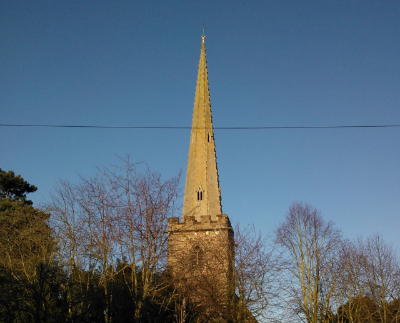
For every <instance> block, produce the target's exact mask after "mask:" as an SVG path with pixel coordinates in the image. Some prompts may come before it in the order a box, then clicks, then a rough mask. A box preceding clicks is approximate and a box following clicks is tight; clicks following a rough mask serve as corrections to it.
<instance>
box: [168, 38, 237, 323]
mask: <svg viewBox="0 0 400 323" xmlns="http://www.w3.org/2000/svg"><path fill="white" fill-rule="evenodd" d="M204 39H205V36H204V35H203V36H202V43H201V52H200V62H199V71H198V75H197V85H196V94H195V102H194V110H193V122H192V131H191V136H190V148H189V160H188V168H187V173H186V185H185V195H184V202H183V213H182V222H180V221H179V220H180V219H179V218H170V219H169V221H168V267H169V270H170V272H171V274H172V277H173V280H174V283H175V285H176V286H177V288H178V289H179V290H180V291H181V293H182V295H183V297H184V299H187V300H188V301H189V302H191V303H192V304H195V305H196V306H197V307H198V308H200V309H201V310H202V313H203V314H204V315H206V316H209V318H208V319H210V318H212V321H226V319H227V317H229V315H230V314H229V313H230V310H229V309H230V304H231V303H232V300H233V296H234V286H233V261H234V254H233V238H234V236H233V230H232V227H231V223H230V221H229V218H228V216H227V215H223V214H222V207H221V192H220V187H219V180H218V169H217V161H216V150H215V143H214V133H213V125H212V117H211V104H210V94H209V87H208V73H207V61H206V49H205V41H204Z"/></svg>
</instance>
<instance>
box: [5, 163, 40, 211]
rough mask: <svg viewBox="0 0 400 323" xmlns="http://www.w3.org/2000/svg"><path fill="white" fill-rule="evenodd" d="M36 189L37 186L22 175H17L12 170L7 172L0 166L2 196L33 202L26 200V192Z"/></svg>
mask: <svg viewBox="0 0 400 323" xmlns="http://www.w3.org/2000/svg"><path fill="white" fill-rule="evenodd" d="M36 190H37V187H36V186H34V185H31V184H29V183H28V182H27V181H25V180H24V179H23V178H22V177H21V175H15V173H14V172H13V171H12V170H10V171H8V172H6V171H4V170H2V169H1V168H0V198H7V199H8V198H9V199H15V200H22V201H25V203H28V204H32V202H31V201H29V200H26V194H27V193H32V192H35V191H36Z"/></svg>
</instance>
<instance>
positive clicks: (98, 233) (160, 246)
mask: <svg viewBox="0 0 400 323" xmlns="http://www.w3.org/2000/svg"><path fill="white" fill-rule="evenodd" d="M124 162H125V165H124V166H122V167H118V168H114V169H111V170H110V169H104V170H101V171H100V172H99V174H98V175H97V176H95V177H92V178H84V177H81V180H80V182H79V183H78V184H74V185H73V184H70V183H68V182H65V181H64V182H60V183H59V186H58V188H57V189H56V190H55V192H54V194H53V195H52V197H51V201H50V203H48V208H49V210H50V211H51V213H52V226H53V227H54V228H55V232H56V237H57V240H58V243H59V246H60V248H59V254H60V260H61V262H62V264H63V266H64V268H65V269H66V271H67V272H68V273H69V277H70V282H72V281H73V282H72V283H71V285H74V286H76V285H77V284H78V285H79V286H81V292H82V293H83V294H84V293H85V292H89V290H90V289H93V286H96V288H98V289H101V291H102V293H103V304H104V309H103V312H104V320H105V322H107V323H110V322H112V320H113V315H114V314H113V313H115V310H114V308H115V306H117V304H115V302H114V299H115V295H113V293H114V292H113V290H112V288H111V287H112V286H115V282H116V280H117V279H118V280H119V282H120V281H123V283H124V286H125V287H124V288H126V289H127V290H128V291H129V298H130V302H131V306H130V308H132V311H133V314H132V316H133V317H134V320H135V321H138V322H139V321H146V320H147V318H146V317H144V316H143V315H145V314H144V313H146V315H148V313H150V314H151V311H149V310H146V311H144V310H143V306H144V304H145V303H146V302H147V304H148V303H149V300H150V301H152V302H153V301H155V299H156V298H157V297H158V294H159V293H160V292H161V290H162V288H164V286H161V282H165V280H162V279H160V276H161V275H162V272H163V270H164V268H165V265H166V250H167V248H166V242H167V235H166V232H165V231H166V229H167V218H169V217H171V216H174V212H175V211H176V210H177V204H176V200H177V199H178V198H179V189H178V184H179V175H178V176H176V177H172V178H171V179H168V180H163V179H162V178H161V176H160V175H159V174H158V173H155V172H152V171H150V170H149V169H148V168H146V169H145V170H144V171H139V170H138V165H135V164H131V163H130V162H129V159H127V160H126V161H124ZM94 279H96V281H94ZM110 286H111V287H110ZM74 293H76V291H70V292H69V299H70V300H71V301H72V300H73V294H74ZM67 294H68V293H67ZM81 296H82V295H81ZM81 299H85V297H81ZM153 303H154V302H153ZM73 305H74V306H75V308H72V307H71V304H69V305H68V306H69V312H71V315H70V316H71V317H73V316H74V315H78V314H79V313H81V312H83V311H85V308H86V309H88V308H89V307H90V306H92V305H91V302H90V300H88V302H86V303H85V302H81V303H80V304H79V303H77V304H73ZM150 314H149V315H150ZM82 315H84V313H82Z"/></svg>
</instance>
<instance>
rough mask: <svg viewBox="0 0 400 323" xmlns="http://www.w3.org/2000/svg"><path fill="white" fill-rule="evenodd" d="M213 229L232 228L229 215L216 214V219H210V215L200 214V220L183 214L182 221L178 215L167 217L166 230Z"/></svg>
mask: <svg viewBox="0 0 400 323" xmlns="http://www.w3.org/2000/svg"><path fill="white" fill-rule="evenodd" d="M181 229H184V230H215V229H232V227H231V222H230V221H229V217H228V216H227V215H226V214H220V215H217V221H212V220H211V215H202V216H200V220H196V217H195V216H185V217H184V218H183V221H182V222H179V218H178V217H173V218H169V219H168V231H171V230H174V231H175V230H181Z"/></svg>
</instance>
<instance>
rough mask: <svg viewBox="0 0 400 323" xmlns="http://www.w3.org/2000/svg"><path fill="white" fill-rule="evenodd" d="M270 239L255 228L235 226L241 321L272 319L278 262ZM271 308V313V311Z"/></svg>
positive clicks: (237, 306)
mask: <svg viewBox="0 0 400 323" xmlns="http://www.w3.org/2000/svg"><path fill="white" fill-rule="evenodd" d="M268 238H269V237H268V236H262V235H261V233H259V232H258V233H257V232H256V230H255V228H254V226H246V227H245V228H244V229H242V228H240V226H239V225H238V224H237V225H236V226H235V292H236V295H237V297H236V299H235V307H234V309H235V310H234V311H233V312H234V313H233V314H234V315H233V317H234V319H235V321H237V322H252V321H255V319H257V318H263V317H264V318H265V317H271V314H273V313H272V312H273V308H274V307H273V305H274V304H273V303H274V300H275V299H276V293H277V292H276V290H275V288H276V280H277V273H278V271H277V260H278V258H277V257H276V255H275V254H274V251H275V249H274V246H273V245H272V246H271V245H269V243H268V242H269V239H268ZM267 309H268V310H267Z"/></svg>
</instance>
